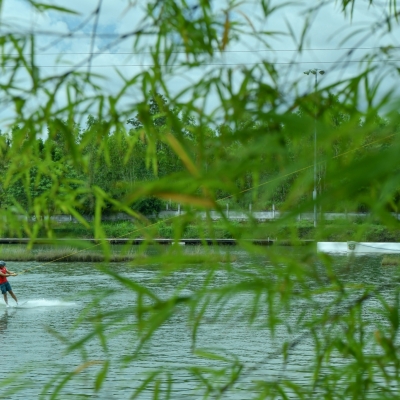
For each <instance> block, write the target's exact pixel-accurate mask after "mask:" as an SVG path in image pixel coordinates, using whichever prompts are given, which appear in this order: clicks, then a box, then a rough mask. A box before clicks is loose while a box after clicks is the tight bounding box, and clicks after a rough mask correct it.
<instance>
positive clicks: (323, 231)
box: [4, 220, 400, 242]
mask: <svg viewBox="0 0 400 400" xmlns="http://www.w3.org/2000/svg"><path fill="white" fill-rule="evenodd" d="M175 223H176V221H153V222H152V224H151V225H150V226H148V227H143V226H139V225H135V224H134V223H133V222H130V221H119V222H105V223H103V224H102V228H103V230H104V232H105V237H107V238H130V239H135V238H145V237H148V236H151V237H157V238H165V239H173V238H176V235H177V234H178V237H180V238H217V239H231V238H245V239H268V238H271V239H278V240H281V241H288V240H289V241H294V240H318V241H332V242H345V241H348V240H354V241H365V242H400V223H399V224H398V227H397V226H396V227H395V228H393V229H388V228H387V227H384V226H383V225H380V224H379V223H373V222H366V221H364V220H350V221H349V220H335V221H323V222H322V221H321V222H320V223H319V227H318V228H317V229H315V228H314V226H313V222H312V221H307V220H302V221H296V222H293V223H292V224H291V225H289V224H286V225H283V224H282V223H279V222H274V221H266V222H259V223H255V222H252V223H250V222H247V221H244V222H231V224H230V226H229V228H227V225H226V224H224V222H222V221H214V222H212V223H211V224H207V223H205V222H204V221H199V222H198V223H197V224H193V223H190V224H181V225H179V224H177V225H175V226H174V224H175ZM53 234H54V238H58V239H61V238H62V239H66V238H68V239H91V238H93V230H92V229H89V228H86V227H84V226H82V225H80V224H76V223H60V224H57V225H55V226H54V228H53ZM4 236H5V237H12V235H11V234H8V236H7V233H5V235H4ZM38 236H39V237H46V234H45V232H44V231H43V232H39V235H38Z"/></svg>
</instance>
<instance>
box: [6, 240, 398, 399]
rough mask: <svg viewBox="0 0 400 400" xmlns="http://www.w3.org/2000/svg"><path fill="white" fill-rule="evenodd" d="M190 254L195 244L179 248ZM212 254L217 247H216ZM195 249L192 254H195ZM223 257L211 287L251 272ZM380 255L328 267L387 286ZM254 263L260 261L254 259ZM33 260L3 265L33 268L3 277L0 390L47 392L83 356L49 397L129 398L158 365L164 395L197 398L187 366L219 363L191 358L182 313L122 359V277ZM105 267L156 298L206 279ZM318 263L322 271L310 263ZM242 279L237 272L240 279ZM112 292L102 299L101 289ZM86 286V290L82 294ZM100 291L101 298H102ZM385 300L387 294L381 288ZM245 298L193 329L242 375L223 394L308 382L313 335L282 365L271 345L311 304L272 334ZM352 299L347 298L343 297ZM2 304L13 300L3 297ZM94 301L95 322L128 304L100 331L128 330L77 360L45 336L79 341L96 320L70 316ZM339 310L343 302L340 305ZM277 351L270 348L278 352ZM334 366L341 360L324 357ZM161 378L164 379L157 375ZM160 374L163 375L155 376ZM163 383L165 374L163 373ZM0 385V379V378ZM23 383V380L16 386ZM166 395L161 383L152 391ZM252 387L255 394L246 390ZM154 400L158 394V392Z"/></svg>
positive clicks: (349, 278)
mask: <svg viewBox="0 0 400 400" xmlns="http://www.w3.org/2000/svg"><path fill="white" fill-rule="evenodd" d="M188 251H189V252H190V251H192V252H193V251H194V250H188ZM218 251H220V250H218ZM281 251H282V252H286V253H288V252H289V253H291V254H292V255H294V256H296V255H297V254H298V257H301V256H302V255H303V254H304V253H305V252H309V250H305V249H302V248H285V247H282V248H281ZM196 252H199V253H201V250H198V249H197V250H196ZM229 252H230V254H231V255H232V257H233V259H234V260H235V261H234V262H233V263H232V266H233V268H234V270H235V271H236V272H235V273H232V272H231V271H230V270H228V269H224V268H222V269H221V270H219V271H216V272H215V274H214V277H213V280H212V286H213V287H215V288H219V287H222V286H224V285H226V284H227V283H234V282H236V281H238V280H239V278H240V275H239V274H238V273H237V271H240V273H243V274H249V276H251V274H253V273H254V268H253V263H254V259H250V258H249V257H248V256H247V254H246V253H245V252H244V251H243V250H240V249H238V248H230V249H229ZM258 257H259V259H258V260H259V262H260V263H262V264H263V268H264V269H265V271H266V273H267V272H268V270H269V269H270V268H271V267H270V265H269V263H268V262H267V261H266V260H265V257H263V256H258ZM381 259H382V255H379V256H378V255H377V256H374V255H369V256H361V257H356V258H353V259H351V260H350V259H349V258H348V256H335V257H334V267H335V268H336V269H337V270H338V271H340V275H341V277H342V279H343V280H345V281H346V282H350V283H351V282H354V283H371V284H379V283H385V282H390V281H391V280H392V279H393V278H394V276H397V270H395V269H394V268H382V267H381V265H380V262H381ZM261 260H262V261H261ZM36 266H37V268H35V263H11V262H10V263H8V264H7V267H8V268H9V269H10V270H14V271H20V270H23V269H25V268H28V267H29V268H30V267H33V269H32V272H30V273H27V274H22V275H20V276H18V277H11V278H9V281H10V283H11V284H12V286H13V290H14V292H15V294H16V295H17V296H18V299H19V302H20V304H21V306H20V307H19V308H15V307H9V308H5V306H4V303H3V302H2V304H1V307H0V337H1V340H2V343H3V349H2V361H3V369H4V371H3V378H5V377H10V378H12V377H13V374H18V382H17V383H12V382H11V383H10V384H9V385H7V386H6V387H7V390H14V389H15V388H18V391H17V392H15V393H11V392H10V393H9V394H8V395H6V394H7V393H8V392H5V391H4V390H5V389H4V388H3V389H1V390H3V393H4V394H5V395H6V397H2V398H10V399H26V398H39V396H40V394H41V393H42V396H43V398H50V395H51V393H53V392H54V390H55V387H56V384H57V382H59V381H60V376H58V377H57V374H56V373H57V372H59V371H63V372H62V375H61V377H63V376H66V374H67V373H69V372H71V371H73V370H75V369H76V368H78V367H79V366H80V365H82V362H83V360H85V358H84V357H87V360H88V361H89V360H90V361H91V363H90V364H87V365H86V366H85V368H83V367H82V372H80V373H79V374H76V375H75V376H74V379H73V380H72V381H71V382H69V383H68V384H67V385H66V386H65V387H64V388H63V390H62V391H61V393H60V394H58V395H57V397H56V398H62V399H63V398H71V399H77V398H95V399H110V398H115V399H128V398H130V396H131V395H132V393H133V391H134V389H135V388H137V387H138V386H140V385H141V384H142V383H143V382H144V379H145V374H146V373H149V372H150V371H152V370H154V369H155V368H158V367H161V368H164V370H165V371H167V370H172V371H174V373H173V377H172V378H171V382H172V384H173V385H172V389H171V390H172V395H171V398H172V399H188V398H189V399H197V398H202V397H201V396H200V393H201V392H198V391H197V388H198V383H199V381H198V380H197V379H195V378H194V377H193V374H190V373H189V372H187V369H188V368H190V367H191V366H194V365H202V366H204V367H218V366H220V367H221V366H223V365H225V363H224V362H222V361H220V360H212V359H209V358H204V357H199V356H197V355H195V354H193V352H192V330H191V328H190V326H189V325H188V324H187V323H186V319H187V318H186V317H187V314H186V313H187V311H185V310H184V309H182V311H181V312H178V313H175V314H174V315H173V316H172V317H171V318H170V319H169V320H168V321H167V322H166V323H165V324H164V325H162V326H161V328H160V329H159V330H158V331H157V332H156V334H155V335H154V337H153V338H152V339H151V341H150V342H149V344H148V345H146V346H145V347H144V348H143V349H142V351H141V353H140V356H139V357H137V358H135V359H134V360H133V361H132V362H130V363H128V364H127V365H123V362H124V361H126V360H128V359H129V357H130V356H132V355H133V354H134V351H135V348H136V346H137V341H136V340H135V338H136V333H137V327H136V324H135V321H136V317H135V316H134V315H133V305H134V304H135V302H136V301H137V300H136V296H135V295H133V293H132V292H131V291H130V290H128V289H127V288H126V287H125V286H123V285H122V284H121V283H119V282H117V281H116V280H114V279H112V278H110V277H109V276H107V275H105V274H104V273H103V272H101V271H99V270H98V269H96V267H95V265H94V264H91V263H80V264H71V263H51V264H47V265H44V266H41V265H39V264H36ZM112 268H113V269H114V270H115V271H116V272H118V273H119V274H120V275H121V276H123V277H127V278H130V279H132V280H133V281H134V282H137V283H139V284H141V285H145V286H146V287H147V288H149V289H150V290H152V291H154V293H155V294H157V295H158V296H160V297H161V298H164V297H165V296H166V295H167V294H170V293H173V292H174V291H176V290H177V288H178V287H180V286H182V285H183V282H186V284H185V288H184V290H183V291H181V295H185V294H186V295H189V294H191V293H193V292H194V291H195V290H196V289H197V288H198V287H200V286H201V284H202V283H203V282H204V280H205V279H206V278H207V270H206V269H205V268H202V267H201V266H199V265H193V266H192V267H189V268H185V269H182V270H179V271H174V272H173V273H171V274H169V275H167V276H165V277H164V278H163V279H159V268H158V267H157V266H155V265H150V266H136V267H135V268H131V267H130V266H129V265H128V264H115V265H113V266H112ZM317 268H323V267H322V266H321V265H318V266H317ZM246 279H247V278H245V280H246ZM110 290H111V291H112V292H111V293H110V294H109V295H107V294H108V293H109V291H110ZM88 292H91V294H90V295H89V294H88ZM106 295H107V296H106ZM383 295H384V296H385V295H386V296H387V298H388V299H389V298H391V291H390V290H389V289H388V290H387V292H383ZM93 296H95V297H96V298H97V299H98V304H94V305H93V304H92V298H93ZM331 300H332V295H331V294H329V293H322V294H321V295H320V296H319V297H318V299H317V302H319V304H327V303H329V301H331ZM252 301H253V297H252V296H251V295H250V294H249V293H246V292H243V294H241V295H240V296H239V297H238V298H236V300H232V301H231V302H227V303H226V305H225V308H224V310H223V311H222V312H221V313H220V314H218V318H216V315H217V313H218V312H219V310H218V307H217V306H213V305H211V306H210V308H209V309H208V311H207V312H206V313H205V314H204V318H203V322H202V324H201V325H200V327H199V330H198V332H197V342H196V347H197V348H199V349H200V348H204V349H207V350H208V351H215V352H218V354H224V355H225V356H226V357H227V359H231V358H232V357H233V356H232V354H235V357H237V359H238V362H240V363H241V364H242V365H244V366H245V368H246V374H244V376H243V378H241V379H240V380H239V381H238V382H237V383H236V385H235V386H234V390H233V391H230V392H229V393H227V394H226V395H225V398H229V399H249V398H252V397H251V394H250V393H248V388H249V385H252V384H253V383H254V382H256V381H258V380H260V381H263V380H264V381H265V380H266V381H274V380H280V379H283V378H284V379H290V380H292V381H294V382H296V383H298V384H300V385H303V384H304V385H308V384H309V382H310V379H311V375H310V371H309V367H310V365H311V364H312V362H313V346H314V344H313V340H312V338H311V336H307V335H306V336H304V337H303V338H302V340H301V342H300V343H299V344H298V345H296V346H294V347H293V349H292V350H291V352H290V357H289V361H288V363H286V364H285V363H283V362H282V357H281V356H280V355H279V354H276V355H275V354H274V353H275V352H276V351H277V349H278V350H279V348H280V346H281V345H282V342H284V341H290V340H294V339H296V338H297V337H299V335H301V334H302V333H303V332H302V331H297V330H296V324H297V318H298V315H299V312H302V311H303V312H304V315H305V318H308V314H310V315H311V314H312V315H315V313H316V312H318V311H316V310H318V305H316V306H315V309H313V310H308V309H307V307H309V304H305V303H304V304H303V303H302V302H301V301H299V303H298V304H296V305H295V307H291V309H290V310H287V311H285V310H282V315H281V318H282V320H283V321H284V323H282V325H281V326H279V328H278V329H277V331H276V334H275V336H272V335H271V333H270V331H269V329H268V326H267V323H266V321H267V320H268V311H267V308H265V307H261V308H260V312H259V313H258V315H256V316H255V318H254V322H253V324H252V325H251V326H249V324H248V313H249V312H251V304H252ZM349 301H351V298H349ZM9 304H10V305H13V304H14V301H13V299H11V298H10V296H9ZM91 305H93V308H92V309H91V310H90V311H88V314H87V315H88V316H90V315H93V313H96V312H98V311H103V312H104V313H105V314H107V313H109V314H110V315H109V316H107V315H105V316H104V320H105V321H106V320H107V319H108V320H110V318H111V319H112V314H113V313H115V311H117V310H119V309H121V308H126V309H127V310H129V307H132V316H127V319H126V321H127V322H128V324H131V325H126V322H125V324H122V323H119V322H118V321H115V323H114V325H113V327H110V328H109V329H108V331H109V332H111V331H112V330H115V329H116V328H118V327H119V328H123V327H127V329H125V330H122V331H121V332H119V334H118V335H116V336H114V337H112V338H110V340H109V342H108V346H107V347H106V348H103V347H102V346H101V343H100V341H99V340H98V338H94V340H91V341H89V342H88V343H87V345H86V347H85V349H86V352H87V354H86V356H85V355H83V358H82V354H81V353H80V352H79V351H74V352H70V353H66V352H65V344H63V343H62V341H61V340H60V338H57V337H56V335H55V333H54V332H57V333H58V334H60V335H62V336H64V337H65V338H67V339H68V338H69V339H71V340H75V339H78V338H81V337H84V336H85V335H86V334H87V333H88V332H89V331H90V330H91V329H92V327H93V326H95V324H96V323H99V321H97V322H96V321H93V320H91V319H90V318H89V317H84V318H82V321H81V323H80V324H79V325H78V326H75V325H74V324H75V321H76V319H77V318H78V317H79V316H80V315H81V314H82V312H84V310H85V309H86V308H87V307H90V306H91ZM377 306H378V304H377V303H376V299H374V298H371V299H370V300H369V301H368V306H367V307H365V309H364V314H365V320H366V321H370V326H369V327H368V331H369V332H371V334H372V332H373V331H374V329H375V328H376V326H377V324H378V323H379V321H378V320H377V319H376V312H375V311H374V307H377ZM340 307H342V309H343V310H345V305H340ZM278 353H279V352H278ZM105 358H109V359H110V360H111V364H110V367H109V371H108V375H107V379H106V381H105V383H104V385H103V388H102V390H101V391H99V393H95V392H94V390H93V385H94V384H93V379H92V376H93V373H94V372H96V371H98V370H99V368H100V367H99V365H100V363H101V362H102V360H104V359H105ZM333 360H335V362H336V363H337V365H341V364H343V363H344V360H343V359H342V358H340V357H339V356H337V358H335V356H333ZM55 378H57V380H56V382H54V383H53V386H49V387H46V386H45V385H46V384H48V383H49V382H50V381H51V380H52V379H55ZM164 378H165V375H164ZM164 378H163V379H164ZM164 380H165V379H164ZM3 384H4V382H3ZM23 385H25V386H23ZM163 390H164V391H165V386H162V388H161V392H162V391H163ZM254 393H255V392H254ZM139 398H143V399H146V398H149V399H150V398H153V397H152V395H151V393H150V391H144V392H143V393H142V394H141V396H139ZM161 398H163V397H161Z"/></svg>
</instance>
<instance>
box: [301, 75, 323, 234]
mask: <svg viewBox="0 0 400 400" xmlns="http://www.w3.org/2000/svg"><path fill="white" fill-rule="evenodd" d="M304 73H305V74H306V75H310V74H313V75H315V83H314V93H315V95H316V94H317V88H318V74H320V75H323V74H324V73H325V71H324V70H322V69H318V68H316V69H310V70H308V71H304ZM315 97H317V96H315ZM313 200H314V228H316V227H317V107H316V105H315V114H314V191H313Z"/></svg>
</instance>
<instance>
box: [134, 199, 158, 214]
mask: <svg viewBox="0 0 400 400" xmlns="http://www.w3.org/2000/svg"><path fill="white" fill-rule="evenodd" d="M162 206H163V202H162V201H161V200H160V199H158V198H156V197H146V198H145V199H142V200H138V201H136V202H135V203H134V204H133V206H132V209H133V210H135V211H138V212H140V213H141V214H143V215H158V214H159V212H160V211H161V208H162Z"/></svg>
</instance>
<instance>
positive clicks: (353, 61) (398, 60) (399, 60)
mask: <svg viewBox="0 0 400 400" xmlns="http://www.w3.org/2000/svg"><path fill="white" fill-rule="evenodd" d="M389 61H392V62H400V59H387V60H344V61H289V62H268V61H265V62H253V63H196V62H193V63H184V62H182V64H102V65H92V67H93V68H114V67H158V66H159V67H182V66H190V67H193V68H195V67H203V66H247V65H249V66H252V65H254V66H255V65H264V64H271V65H295V64H299V65H300V64H346V63H387V62H389ZM16 67H18V66H17V65H3V66H0V68H16ZM35 67H36V68H56V67H60V68H86V65H78V66H74V65H60V64H53V65H35Z"/></svg>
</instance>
